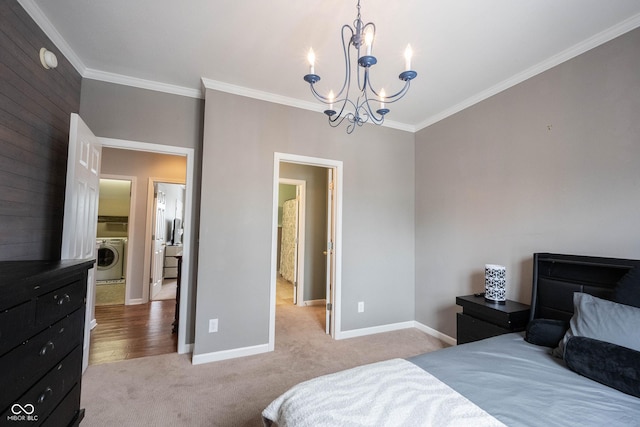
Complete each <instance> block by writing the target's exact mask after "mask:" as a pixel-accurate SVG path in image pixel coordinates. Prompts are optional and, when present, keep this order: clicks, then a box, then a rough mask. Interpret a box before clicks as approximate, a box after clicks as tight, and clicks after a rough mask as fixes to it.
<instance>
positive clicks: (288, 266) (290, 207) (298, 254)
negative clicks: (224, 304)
mask: <svg viewBox="0 0 640 427" xmlns="http://www.w3.org/2000/svg"><path fill="white" fill-rule="evenodd" d="M279 182H280V184H279V186H278V242H277V243H278V254H277V264H276V266H277V272H278V275H277V279H281V280H282V281H283V282H282V283H281V284H280V286H278V287H277V292H279V293H280V292H282V291H284V293H286V294H289V293H290V294H291V303H292V304H294V305H304V304H305V298H304V295H305V293H304V284H305V269H304V265H305V262H304V260H305V243H306V240H305V235H306V232H305V231H306V219H305V218H306V188H307V181H305V180H302V179H291V178H282V177H281V178H280V181H279ZM288 288H291V289H288Z"/></svg>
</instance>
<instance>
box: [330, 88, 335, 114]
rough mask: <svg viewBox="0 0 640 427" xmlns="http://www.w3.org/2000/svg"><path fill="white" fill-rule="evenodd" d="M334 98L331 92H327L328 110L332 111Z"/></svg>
mask: <svg viewBox="0 0 640 427" xmlns="http://www.w3.org/2000/svg"><path fill="white" fill-rule="evenodd" d="M335 98H336V96H335V95H334V93H333V91H332V90H331V91H329V110H333V100H334V99H335Z"/></svg>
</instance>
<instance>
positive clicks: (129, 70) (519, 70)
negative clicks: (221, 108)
mask: <svg viewBox="0 0 640 427" xmlns="http://www.w3.org/2000/svg"><path fill="white" fill-rule="evenodd" d="M19 2H20V3H21V4H22V5H23V7H24V8H25V9H26V10H27V11H28V12H29V14H30V15H31V16H32V17H33V18H34V20H35V21H36V22H37V23H38V25H40V27H41V28H42V29H43V30H44V31H45V33H47V35H48V36H49V37H50V38H51V39H52V40H53V41H54V43H55V44H56V45H57V47H58V48H59V49H60V50H61V51H62V52H63V53H64V54H65V56H66V57H67V58H69V60H70V61H71V62H72V63H73V64H74V66H75V67H76V69H78V71H79V72H80V74H81V75H82V76H83V77H85V78H90V79H97V80H104V81H110V82H115V83H120V84H126V85H131V86H137V87H143V88H149V89H155V90H161V91H165V92H169V93H176V94H180V95H186V96H193V97H201V96H202V86H203V81H204V82H205V84H206V87H209V88H213V89H218V90H223V91H227V92H231V93H238V94H242V95H247V96H252V97H255V98H259V99H266V100H269V101H273V102H279V103H283V104H288V105H294V106H297V107H301V108H308V109H312V110H317V111H321V110H322V109H323V108H322V107H323V106H322V105H320V104H319V103H318V102H316V101H315V100H314V98H313V97H312V95H311V93H310V91H309V87H308V85H307V83H305V82H304V81H303V80H302V76H303V75H304V74H307V72H308V65H307V63H306V53H307V51H308V49H309V47H313V49H314V51H315V53H316V57H317V62H316V73H317V74H319V75H321V76H322V80H321V81H320V82H319V83H317V84H316V87H317V88H318V90H319V91H320V92H324V93H328V92H329V90H330V89H333V90H336V89H337V88H338V87H339V86H340V85H341V83H342V79H343V75H344V65H343V57H342V51H341V41H340V28H341V27H342V25H344V24H352V22H353V20H354V19H355V17H356V3H357V1H356V0H299V1H291V0H269V1H258V0H188V1H175V0H136V1H131V0H109V1H98V0H56V1H50V0H19ZM361 6H362V8H361V13H362V19H363V21H364V22H368V21H373V22H374V23H375V24H376V31H377V33H376V40H375V44H374V52H373V54H374V55H375V56H376V57H377V58H378V64H377V65H376V66H375V67H373V68H372V71H371V73H372V82H373V83H374V85H375V86H376V87H384V88H385V90H386V92H387V93H392V92H395V91H396V90H398V89H399V88H400V86H401V85H400V83H401V82H400V81H399V80H398V79H397V76H398V74H399V73H400V72H401V71H403V67H404V59H403V52H404V48H405V47H406V45H407V43H411V46H412V48H413V50H414V58H413V67H412V68H413V69H414V70H416V71H417V72H418V77H417V78H416V79H415V80H414V81H412V83H411V90H410V91H409V93H408V95H407V96H405V98H403V99H402V100H401V101H399V102H397V103H395V104H392V105H391V106H390V108H391V112H390V113H389V114H388V115H387V119H386V124H387V125H389V126H392V127H396V128H399V129H404V130H409V131H416V130H419V129H421V128H423V127H426V126H428V125H430V124H432V123H435V122H437V121H438V120H441V119H442V118H444V117H447V116H448V115H451V114H453V113H455V112H457V111H460V110H462V109H463V108H466V107H468V106H470V105H473V104H474V103H476V102H478V101H481V100H482V99H485V98H487V97H489V96H491V95H494V94H495V93H498V92H500V91H501V90H504V89H506V88H508V87H510V86H513V85H514V84H517V83H519V82H521V81H523V80H525V79H527V78H529V77H531V76H533V75H536V74H538V73H540V72H542V71H544V70H546V69H549V68H550V67H553V66H555V65H557V64H559V63H561V62H563V61H566V60H568V59H570V58H572V57H574V56H576V55H579V54H580V53H583V52H584V51H586V50H588V49H591V48H593V47H595V46H598V45H600V44H602V43H604V42H606V41H608V40H611V39H612V38H614V37H617V36H618V35H621V34H623V33H625V32H627V31H630V30H632V29H634V28H636V27H638V26H640V1H638V0H518V1H513V0H482V1H479V0H404V1H402V2H396V1H394V2H392V1H388V0H362V1H361Z"/></svg>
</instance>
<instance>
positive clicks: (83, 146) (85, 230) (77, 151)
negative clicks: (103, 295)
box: [61, 113, 102, 372]
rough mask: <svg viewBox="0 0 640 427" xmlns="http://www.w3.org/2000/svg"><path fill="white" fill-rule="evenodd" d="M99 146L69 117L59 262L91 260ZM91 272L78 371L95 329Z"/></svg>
mask: <svg viewBox="0 0 640 427" xmlns="http://www.w3.org/2000/svg"><path fill="white" fill-rule="evenodd" d="M101 157H102V145H101V144H100V141H99V140H98V138H96V137H95V135H94V134H93V132H91V129H89V127H88V126H87V125H86V124H85V123H84V121H82V119H81V118H80V116H79V115H77V114H75V113H73V114H71V125H70V129H69V153H68V159H67V184H66V189H65V203H64V220H63V228H62V250H61V258H62V259H95V258H96V230H97V227H98V198H99V193H100V161H101ZM95 271H96V267H95V265H94V267H93V268H92V269H91V270H89V276H88V278H87V307H86V314H85V330H84V343H83V350H84V351H83V355H82V371H83V372H84V371H85V370H86V369H87V366H89V342H90V335H91V328H92V327H93V326H95V324H96V322H95V315H94V314H95V288H96V280H95Z"/></svg>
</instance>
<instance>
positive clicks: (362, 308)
mask: <svg viewBox="0 0 640 427" xmlns="http://www.w3.org/2000/svg"><path fill="white" fill-rule="evenodd" d="M358 313H364V301H360V302H359V303H358Z"/></svg>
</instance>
